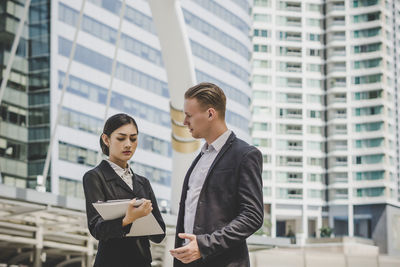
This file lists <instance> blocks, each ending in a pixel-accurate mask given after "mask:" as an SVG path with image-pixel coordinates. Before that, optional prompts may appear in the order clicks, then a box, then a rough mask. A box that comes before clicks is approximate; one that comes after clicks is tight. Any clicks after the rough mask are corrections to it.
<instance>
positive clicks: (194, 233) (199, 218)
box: [170, 83, 264, 267]
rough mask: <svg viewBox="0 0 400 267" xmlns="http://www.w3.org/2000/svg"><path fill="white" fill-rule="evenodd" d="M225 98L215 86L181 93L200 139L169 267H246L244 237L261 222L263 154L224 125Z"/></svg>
mask: <svg viewBox="0 0 400 267" xmlns="http://www.w3.org/2000/svg"><path fill="white" fill-rule="evenodd" d="M225 109H226V97H225V94H224V92H223V91H222V90H221V89H220V88H219V87H218V86H216V85H215V84H212V83H200V84H198V85H196V86H193V87H191V88H189V89H188V90H187V91H186V93H185V103H184V112H185V121H184V124H185V125H186V126H187V127H188V128H189V130H190V132H191V134H192V136H193V137H194V138H204V139H205V141H206V143H205V144H204V146H203V147H202V149H201V153H200V154H199V155H198V156H197V158H196V159H195V160H194V161H193V163H192V165H191V167H190V168H189V170H188V172H187V174H186V177H185V180H184V183H183V189H182V196H181V201H180V204H179V205H180V207H179V213H178V222H177V226H176V233H177V236H176V238H175V249H173V250H171V251H170V252H171V255H172V256H174V257H175V259H174V266H175V267H180V266H198V267H201V266H207V267H242V266H250V261H249V253H248V249H247V244H246V238H247V237H249V236H250V235H251V234H253V233H254V232H255V231H257V230H258V229H259V228H260V227H261V226H262V224H263V218H264V212H263V211H264V209H263V196H262V179H261V173H262V156H261V153H260V151H259V150H258V149H256V148H255V147H253V146H250V145H249V144H247V143H246V142H244V141H242V140H240V139H239V138H237V137H236V136H235V134H234V133H233V132H231V131H230V130H228V128H227V127H226V123H225Z"/></svg>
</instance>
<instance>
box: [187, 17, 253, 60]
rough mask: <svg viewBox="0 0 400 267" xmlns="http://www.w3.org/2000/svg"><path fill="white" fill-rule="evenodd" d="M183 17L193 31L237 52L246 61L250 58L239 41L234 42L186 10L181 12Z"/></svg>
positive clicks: (231, 38) (245, 48)
mask: <svg viewBox="0 0 400 267" xmlns="http://www.w3.org/2000/svg"><path fill="white" fill-rule="evenodd" d="M183 16H184V17H185V22H186V24H187V25H188V26H191V27H193V28H194V29H196V30H198V31H200V32H202V33H204V34H205V35H207V36H209V37H210V38H213V39H214V40H216V41H217V42H219V43H221V44H222V45H224V46H226V47H228V48H230V49H232V50H233V51H235V52H237V53H238V54H239V55H241V56H242V57H244V58H246V59H248V58H249V57H250V51H249V50H248V49H247V47H246V46H245V45H244V44H242V43H240V42H239V41H237V40H235V39H234V38H233V37H231V36H229V35H228V34H226V33H225V32H223V31H221V30H219V29H217V28H216V27H214V26H212V25H210V24H208V23H207V22H206V21H204V20H202V19H200V18H199V17H197V16H195V15H194V14H192V13H191V12H189V11H187V10H183Z"/></svg>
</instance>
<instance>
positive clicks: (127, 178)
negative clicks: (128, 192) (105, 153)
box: [107, 159, 133, 190]
mask: <svg viewBox="0 0 400 267" xmlns="http://www.w3.org/2000/svg"><path fill="white" fill-rule="evenodd" d="M107 162H108V163H109V164H110V166H111V168H113V170H114V171H115V172H116V173H117V174H118V176H119V177H121V179H122V180H123V181H124V182H125V183H126V184H127V185H128V186H129V188H130V189H132V190H133V184H132V176H133V173H132V172H131V168H130V166H129V163H127V167H126V168H125V169H124V168H121V167H120V166H118V165H117V164H115V163H114V162H112V161H110V160H109V159H107Z"/></svg>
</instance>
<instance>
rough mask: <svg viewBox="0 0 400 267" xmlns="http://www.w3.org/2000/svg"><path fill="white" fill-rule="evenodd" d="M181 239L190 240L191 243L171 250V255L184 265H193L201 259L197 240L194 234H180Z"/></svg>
mask: <svg viewBox="0 0 400 267" xmlns="http://www.w3.org/2000/svg"><path fill="white" fill-rule="evenodd" d="M178 236H179V238H182V239H189V240H190V242H189V243H188V244H186V245H185V246H183V247H180V248H176V249H171V250H170V251H169V252H170V253H171V255H172V256H173V257H175V258H177V259H178V260H180V261H181V262H183V263H191V262H192V261H195V260H197V259H200V258H201V254H200V250H199V246H198V245H197V238H196V236H195V235H192V234H178Z"/></svg>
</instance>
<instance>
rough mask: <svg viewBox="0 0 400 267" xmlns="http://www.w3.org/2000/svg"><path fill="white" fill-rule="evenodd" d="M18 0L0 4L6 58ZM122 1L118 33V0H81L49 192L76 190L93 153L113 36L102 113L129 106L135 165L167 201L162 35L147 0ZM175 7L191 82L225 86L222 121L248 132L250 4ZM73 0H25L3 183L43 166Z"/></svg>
mask: <svg viewBox="0 0 400 267" xmlns="http://www.w3.org/2000/svg"><path fill="white" fill-rule="evenodd" d="M24 2H25V1H17V0H16V1H12V0H10V1H2V3H1V11H2V13H3V15H4V16H2V17H3V19H2V25H3V28H2V33H1V34H2V38H1V45H2V50H1V56H2V61H1V62H2V64H3V66H4V65H5V64H6V62H7V59H8V55H9V50H10V48H11V45H12V42H13V40H14V36H15V32H16V29H17V26H18V22H19V19H20V18H21V17H22V13H23V4H24ZM126 4H127V5H126V9H125V15H124V18H123V24H122V31H121V36H120V39H119V40H117V37H118V36H117V31H118V23H119V16H120V10H121V5H122V1H108V0H103V1H102V0H87V1H86V4H85V6H84V10H83V13H84V14H83V20H82V23H81V25H80V32H79V35H78V39H77V44H76V51H75V57H74V60H73V63H72V67H71V70H70V73H69V82H68V85H67V91H66V94H65V97H64V101H63V104H62V115H61V120H60V127H59V128H58V131H57V135H56V141H55V142H54V146H53V149H52V157H51V168H50V172H49V178H48V179H47V185H46V187H47V191H50V192H52V193H54V194H59V195H63V196H74V197H80V198H82V197H83V190H82V184H81V179H82V176H83V174H84V173H85V172H86V171H87V170H89V169H90V168H92V167H93V166H95V165H96V162H97V154H98V153H99V136H100V134H101V131H102V126H103V124H104V122H103V120H104V112H105V105H106V99H107V92H108V85H109V84H110V82H109V81H110V74H111V67H112V61H113V59H114V50H115V47H116V42H119V47H120V48H119V51H118V56H117V58H116V60H117V64H116V70H115V75H114V77H113V78H114V82H113V86H112V95H111V103H110V111H109V114H114V113H118V112H126V113H128V114H131V115H132V116H133V117H134V118H135V119H136V120H137V122H138V125H139V131H140V135H139V147H138V150H137V153H136V154H135V156H134V158H133V161H134V163H133V168H134V169H135V171H136V172H138V173H139V174H143V175H145V176H146V177H149V179H150V180H151V182H152V184H153V187H154V189H155V192H156V195H157V196H158V197H159V199H160V200H163V205H165V206H168V204H167V203H168V201H169V199H170V188H169V186H170V184H171V165H172V164H171V156H172V149H171V143H170V139H171V129H170V120H171V119H170V115H169V92H168V84H167V78H166V73H165V70H164V68H163V62H162V56H161V51H160V44H159V41H158V38H157V33H156V30H155V27H154V25H153V22H152V18H151V11H150V7H149V4H148V3H147V1H142V0H141V1H127V3H126ZM182 6H183V15H184V19H185V22H186V25H187V27H188V34H189V37H190V45H191V49H192V52H193V58H194V63H195V68H196V70H195V71H196V77H197V80H198V82H200V81H210V82H214V83H216V84H219V85H220V86H221V87H222V88H224V90H225V92H226V94H227V97H228V99H229V101H228V111H227V121H228V124H229V127H230V128H232V129H233V130H234V131H235V132H236V133H237V134H238V135H239V136H240V137H242V138H244V139H245V140H247V141H250V135H249V121H250V117H251V115H250V109H249V105H250V97H251V92H250V87H249V76H250V63H249V58H250V56H251V41H250V39H249V36H248V33H249V31H250V27H251V23H250V21H251V20H250V15H249V12H248V11H249V8H250V3H249V2H248V1H246V0H237V1H232V2H231V3H230V4H229V5H221V4H219V3H218V2H215V1H204V0H196V1H182ZM80 7H81V1H61V0H60V1H49V0H34V1H32V3H31V6H30V9H29V16H28V19H27V23H26V26H25V28H24V32H23V34H22V38H21V41H20V45H19V48H18V53H17V56H16V59H15V61H14V63H13V67H12V72H11V75H10V79H9V82H8V86H7V88H6V91H5V96H4V100H3V101H2V103H1V116H2V121H1V122H0V123H1V136H0V138H1V139H0V149H1V150H0V152H1V153H0V156H1V161H0V168H1V174H2V182H3V183H4V184H6V185H13V186H16V187H22V188H35V187H36V177H37V175H41V174H42V172H43V166H44V161H45V158H46V154H47V147H48V143H49V138H50V129H53V126H54V124H55V120H56V114H57V108H58V103H59V98H60V92H61V90H60V89H62V86H63V79H64V78H65V76H66V71H67V65H68V58H69V55H70V51H71V47H72V42H73V39H74V38H73V37H74V33H75V29H76V26H77V21H78V17H79V12H80ZM50 125H51V126H52V127H50Z"/></svg>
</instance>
